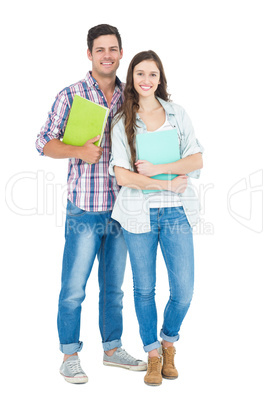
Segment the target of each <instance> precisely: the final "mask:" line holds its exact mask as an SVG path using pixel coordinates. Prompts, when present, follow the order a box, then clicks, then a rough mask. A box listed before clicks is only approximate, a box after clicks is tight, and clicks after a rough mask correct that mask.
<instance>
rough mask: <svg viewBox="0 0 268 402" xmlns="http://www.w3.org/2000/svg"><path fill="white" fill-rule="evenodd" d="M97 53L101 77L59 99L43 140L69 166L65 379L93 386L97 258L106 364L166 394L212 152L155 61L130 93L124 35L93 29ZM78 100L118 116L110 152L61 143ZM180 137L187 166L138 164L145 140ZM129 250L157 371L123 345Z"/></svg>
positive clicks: (139, 68)
mask: <svg viewBox="0 0 268 402" xmlns="http://www.w3.org/2000/svg"><path fill="white" fill-rule="evenodd" d="M87 44H88V50H87V54H88V58H89V60H90V61H91V62H92V71H91V72H88V73H87V75H86V78H85V79H84V80H82V81H79V82H78V83H76V84H74V85H71V86H69V87H67V88H65V89H63V90H62V91H61V92H60V93H59V94H58V95H57V97H56V100H55V102H54V104H53V106H52V109H51V111H50V113H49V116H48V119H47V121H46V123H45V124H44V126H43V127H42V129H41V132H40V134H39V135H38V138H37V141H36V147H37V150H38V151H39V152H40V154H41V155H46V156H49V157H52V158H60V159H61V158H69V168H68V204H67V213H66V225H65V239H66V240H65V248H64V255H63V267H62V285H61V292H60V297H59V307H58V332H59V339H60V350H61V351H62V352H63V354H64V357H63V363H62V365H61V368H60V373H61V374H62V375H63V376H64V378H65V380H66V381H68V382H71V383H84V382H87V381H88V378H87V376H86V374H85V372H84V371H83V370H82V368H81V365H80V359H79V357H78V352H79V351H80V350H81V349H82V346H83V343H82V342H81V341H80V338H79V335H80V317H81V304H82V302H83V300H84V298H85V287H86V283H87V280H88V277H89V275H90V273H91V269H92V266H93V263H94V260H95V257H96V256H97V257H98V261H99V268H98V278H99V288H100V293H99V327H100V332H101V337H102V344H103V349H104V355H103V363H104V364H105V365H109V366H117V367H123V368H128V369H130V370H136V371H145V370H146V369H147V373H146V375H145V378H144V381H145V383H146V384H148V385H160V384H161V383H162V377H165V378H170V379H173V378H177V376H178V373H177V370H176V368H175V364H174V355H175V348H174V346H173V343H174V342H175V341H177V340H178V339H179V330H180V326H181V323H182V321H183V319H184V317H185V314H186V312H187V310H188V308H189V305H190V301H191V298H192V293H193V281H194V257H193V241H192V229H191V227H192V226H193V225H194V224H195V223H196V222H197V220H198V208H199V207H198V199H197V198H196V196H195V195H194V194H193V191H192V190H191V187H190V186H189V179H188V177H187V176H192V177H198V176H199V169H200V168H201V167H202V156H201V153H202V147H201V145H200V144H199V143H198V142H197V140H196V138H195V135H194V131H193V128H192V125H191V121H190V119H189V118H188V116H187V114H186V113H185V112H184V110H183V109H182V108H181V107H180V106H178V105H175V104H173V103H171V102H169V100H168V94H167V91H166V87H167V83H166V78H165V74H164V70H163V67H162V63H161V61H160V59H159V58H158V56H157V55H156V54H155V53H154V52H152V51H148V52H141V53H139V54H137V55H136V56H135V57H134V58H133V60H132V61H131V63H130V66H129V69H128V74H127V82H126V85H125V86H124V85H123V84H122V83H121V82H120V80H119V79H118V78H117V77H116V71H117V69H118V67H119V61H120V59H121V58H122V56H123V50H122V42H121V37H120V34H119V32H118V30H117V29H116V28H115V27H112V26H110V25H106V24H102V25H98V26H96V27H93V28H91V29H90V30H89V32H88V37H87ZM75 94H78V95H80V96H83V97H85V98H87V99H89V100H91V101H93V102H96V103H99V104H100V105H103V106H106V107H109V108H110V115H109V117H108V122H107V124H106V128H105V132H104V136H103V140H102V144H101V147H97V146H95V145H94V142H95V141H96V140H97V139H98V138H97V137H95V138H93V139H92V140H89V141H88V142H86V144H84V146H81V147H76V146H71V145H66V144H64V143H62V141H61V139H62V137H63V134H64V130H65V127H66V123H67V119H68V115H69V112H70V108H71V105H72V101H73V97H74V95H75ZM123 98H124V99H123ZM123 100H124V102H123ZM113 118H114V119H113ZM112 120H113V122H112ZM111 127H112V130H111ZM170 128H176V129H177V132H178V138H179V141H180V147H181V159H180V160H178V161H177V162H174V163H171V164H166V165H153V164H151V163H149V162H147V161H142V160H137V157H136V148H135V136H136V134H140V133H144V132H147V131H151V132H154V131H157V130H161V131H163V130H165V129H167V130H168V129H170ZM110 130H111V133H110ZM111 150H112V152H111V153H110V151H111ZM166 172H167V173H174V174H177V175H178V176H177V177H176V178H175V179H173V180H172V181H165V180H156V179H152V178H151V177H150V176H153V175H156V174H159V173H166ZM109 173H110V174H109ZM186 175H187V176H186ZM120 186H121V189H120ZM146 188H150V189H156V190H159V189H160V190H163V191H157V192H152V193H149V194H144V193H143V192H142V190H143V189H146ZM126 200H127V203H126V202H125V201H126ZM135 211H138V212H135ZM96 228H98V230H96ZM158 241H159V243H160V246H161V250H162V253H163V256H164V259H165V263H166V266H167V270H168V277H169V284H170V299H169V301H168V303H167V305H166V308H165V312H164V322H163V326H162V330H161V334H160V336H161V338H162V344H160V342H159V341H158V338H157V312H156V306H155V282H156V266H155V265H156V251H157V245H158ZM127 250H128V252H129V256H130V261H131V266H132V271H133V281H134V299H135V309H136V314H137V318H138V322H139V327H140V335H141V339H142V342H143V345H144V350H145V351H146V352H148V365H147V364H146V363H145V362H143V361H141V360H137V359H135V358H133V357H132V356H131V355H129V354H128V353H127V352H126V351H125V350H124V349H123V348H122V343H121V335H122V307H123V305H122V299H123V292H122V290H121V287H122V283H123V279H124V271H125V264H126V254H127Z"/></svg>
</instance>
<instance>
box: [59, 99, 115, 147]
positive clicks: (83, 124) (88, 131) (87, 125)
mask: <svg viewBox="0 0 268 402" xmlns="http://www.w3.org/2000/svg"><path fill="white" fill-rule="evenodd" d="M109 111H110V110H109V109H108V108H107V107H105V106H102V105H99V104H98V103H94V102H91V101H90V100H88V99H86V98H82V97H81V96H79V95H75V96H74V99H73V104H72V107H71V111H70V114H69V117H68V121H67V124H66V128H65V132H64V135H63V139H62V141H63V142H64V143H65V144H69V145H76V146H82V145H84V144H85V143H86V142H87V141H88V140H90V139H91V138H94V137H96V136H97V135H100V138H99V140H98V141H96V142H94V144H95V145H97V146H100V144H101V141H102V137H103V132H104V129H105V125H106V122H107V118H108V115H109Z"/></svg>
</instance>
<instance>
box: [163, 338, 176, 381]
mask: <svg viewBox="0 0 268 402" xmlns="http://www.w3.org/2000/svg"><path fill="white" fill-rule="evenodd" d="M162 350H163V368H162V376H163V378H167V379H169V380H175V378H178V371H177V369H176V367H175V364H174V356H175V354H176V349H175V348H174V346H169V347H168V348H164V346H163V347H162Z"/></svg>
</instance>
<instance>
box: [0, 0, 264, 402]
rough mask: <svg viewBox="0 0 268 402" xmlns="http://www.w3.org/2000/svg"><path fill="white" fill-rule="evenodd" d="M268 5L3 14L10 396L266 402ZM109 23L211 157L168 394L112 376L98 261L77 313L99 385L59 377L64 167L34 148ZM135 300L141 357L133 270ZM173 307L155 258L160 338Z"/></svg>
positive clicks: (85, 356) (5, 338)
mask: <svg viewBox="0 0 268 402" xmlns="http://www.w3.org/2000/svg"><path fill="white" fill-rule="evenodd" d="M265 3H266V2H265V1H260V0H255V1H247V0H245V1H239V0H232V1H229V0H225V1H217V0H214V1H212V0H211V1H209V0H204V1H198V0H188V1H186V0H185V1H182V0H177V1H165V2H164V1H163V2H158V1H147V2H146V1H144V0H142V1H141V0H135V1H133V2H127V1H116V0H114V1H106V0H100V1H95V2H92V1H80V0H77V1H69V0H65V1H62V0H60V1H57V0H54V1H51V0H47V1H46V2H43V3H39V2H34V1H29V0H25V1H22V2H20V1H10V2H9V3H6V5H5V6H2V10H1V25H0V27H1V42H2V45H1V56H2V57H1V58H2V62H1V115H2V117H1V138H2V141H1V145H2V146H1V164H2V166H1V185H3V190H2V193H1V194H2V197H1V203H2V204H3V207H2V208H1V211H2V215H1V217H2V219H1V233H2V253H1V257H2V258H1V260H2V263H1V282H0V286H1V289H0V295H1V360H0V369H1V372H2V374H1V383H2V386H1V391H0V392H1V393H2V392H3V395H4V397H2V400H5V401H15V400H21V399H22V398H23V400H27V401H30V402H32V401H48V400H51V399H53V400H55V401H56V400H64V401H66V402H69V401H73V400H74V398H76V400H79V401H88V400H102V399H103V400H110V401H117V400H121V399H123V398H125V399H128V400H131V401H132V400H133V401H134V400H135V401H137V400H145V398H150V397H152V398H154V400H156V401H160V400H179V401H181V402H193V401H199V400H202V401H203V400H205V401H206V402H212V401H213V402H214V401H218V402H220V401H227V400H228V401H237V400H249V401H252V400H256V401H258V402H267V398H268V392H267V386H266V385H265V384H267V374H268V372H267V358H268V351H267V349H268V348H267V339H268V331H267V302H268V300H267V275H266V271H267V258H266V252H267V248H266V247H267V225H265V223H264V220H265V211H264V210H263V209H264V208H263V207H264V205H265V203H266V202H265V201H266V199H267V194H265V188H264V183H265V181H266V171H265V167H267V158H266V153H267V151H266V149H267V147H266V142H265V140H266V137H267V93H268V82H267V81H268V80H267V71H268V60H267V37H268V28H267V11H266V9H265V6H266V4H265ZM99 23H108V24H111V25H115V26H117V27H118V29H119V32H120V33H121V36H122V40H123V48H124V57H123V59H122V61H121V65H120V68H119V71H118V76H119V77H120V78H121V80H123V81H124V80H125V75H126V70H127V67H128V64H129V62H130V60H131V58H132V57H133V56H134V54H136V53H137V52H139V51H142V50H148V49H153V50H155V51H156V52H157V53H158V54H159V56H160V57H161V59H162V61H163V64H164V67H165V70H166V75H167V79H168V86H169V91H170V93H171V94H172V99H173V100H174V101H175V102H176V103H179V104H181V105H182V106H183V107H184V108H185V109H186V111H187V112H188V114H189V115H190V117H191V119H192V121H193V124H194V127H195V131H196V136H197V138H198V139H199V141H200V142H201V143H202V145H203V146H204V147H205V154H204V169H203V172H202V175H201V179H200V180H199V181H198V182H197V183H196V185H198V186H199V189H200V198H201V202H202V205H203V208H202V214H201V223H200V225H199V227H198V228H197V229H196V230H195V258H196V282H195V295H194V299H193V302H192V306H191V308H190V310H189V313H188V315H187V317H186V319H185V321H184V323H183V327H182V330H181V339H180V341H179V342H178V343H177V355H176V362H177V367H178V369H179V372H180V377H179V379H178V380H176V381H166V380H165V381H164V382H163V385H162V386H161V387H157V388H151V387H148V386H146V385H144V383H143V376H144V373H133V372H129V371H126V370H121V369H115V368H109V367H104V366H103V365H102V345H101V338H100V335H99V330H98V284H97V265H95V266H94V268H93V272H92V275H91V277H90V279H89V282H88V286H87V298H86V300H85V302H84V304H83V313H82V314H83V315H82V328H81V339H82V340H83V341H84V349H83V351H82V352H81V354H80V357H81V361H82V366H83V368H84V370H85V371H86V372H87V374H88V376H89V383H88V384H87V385H84V386H74V385H71V384H67V383H66V382H65V381H64V380H63V378H61V377H60V375H59V374H58V369H59V366H60V363H61V359H62V356H61V353H60V352H59V349H58V338H57V328H56V315H57V301H58V294H59V288H60V274H61V259H62V251H63V245H64V207H65V203H66V192H65V191H66V185H65V183H66V175H67V161H63V160H62V161H58V160H52V159H49V158H42V157H39V156H38V154H37V151H36V150H35V145H34V143H35V139H36V135H37V133H38V131H39V130H40V127H41V126H42V125H43V123H44V122H45V120H46V117H47V112H48V111H49V109H50V107H51V105H52V103H53V101H54V98H55V96H56V94H57V92H59V91H60V90H61V89H62V88H64V87H65V86H67V85H69V84H72V83H74V82H76V81H78V80H80V79H82V78H84V76H85V75H86V72H87V71H88V70H89V69H90V63H89V61H88V59H87V57H86V36H87V31H88V29H89V28H91V27H92V26H94V25H97V24H99ZM4 188H5V191H6V199H4ZM265 237H266V242H265V241H264V240H265ZM124 292H125V298H124V333H123V345H124V347H125V349H126V350H127V351H128V352H129V353H131V354H132V355H134V356H135V357H139V358H142V359H146V354H145V353H144V351H143V348H142V343H141V340H140V338H139V333H138V325H137V320H136V316H135V312H134V307H133V295H132V278H131V270H130V265H129V263H128V265H127V269H126V277H125V282H124ZM167 297H168V283H167V276H166V269H165V266H164V264H163V259H162V256H161V253H159V257H158V282H157V303H158V312H159V329H160V326H161V319H162V313H163V309H164V305H165V303H166V301H167ZM3 398H4V399H3Z"/></svg>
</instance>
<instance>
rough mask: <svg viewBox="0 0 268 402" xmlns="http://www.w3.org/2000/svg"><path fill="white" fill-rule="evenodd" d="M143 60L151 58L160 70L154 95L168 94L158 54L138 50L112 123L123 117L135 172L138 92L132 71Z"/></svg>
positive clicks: (164, 97) (163, 96)
mask: <svg viewBox="0 0 268 402" xmlns="http://www.w3.org/2000/svg"><path fill="white" fill-rule="evenodd" d="M144 60H153V61H154V62H155V63H156V65H157V68H158V69H159V71H160V84H159V85H158V88H157V90H156V92H155V96H157V97H159V98H161V99H163V100H165V101H168V100H169V94H168V93H167V80H166V76H165V72H164V68H163V65H162V62H161V60H160V58H159V57H158V55H157V54H156V53H155V52H153V51H152V50H148V51H144V52H140V53H138V54H136V56H134V57H133V59H132V60H131V62H130V65H129V68H128V72H127V80H126V86H125V90H124V103H123V105H122V106H121V108H120V109H119V111H118V113H117V115H116V118H115V121H114V123H116V122H117V121H118V120H119V119H120V118H121V117H122V118H123V119H124V125H125V132H126V136H127V140H128V144H129V148H130V152H131V165H132V167H133V169H134V171H135V172H137V169H136V166H135V162H136V141H135V135H136V129H137V124H136V113H137V112H138V110H139V94H138V93H137V91H136V90H135V88H134V83H133V71H134V68H135V66H136V65H137V64H139V63H141V62H142V61H144Z"/></svg>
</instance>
